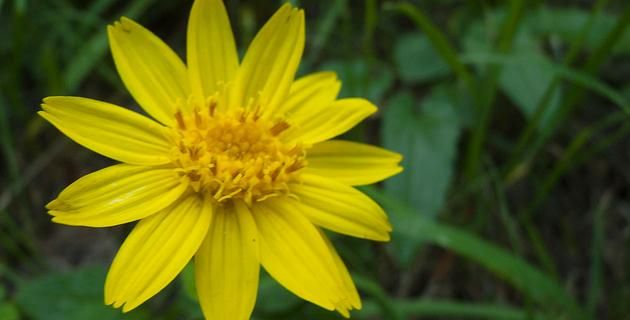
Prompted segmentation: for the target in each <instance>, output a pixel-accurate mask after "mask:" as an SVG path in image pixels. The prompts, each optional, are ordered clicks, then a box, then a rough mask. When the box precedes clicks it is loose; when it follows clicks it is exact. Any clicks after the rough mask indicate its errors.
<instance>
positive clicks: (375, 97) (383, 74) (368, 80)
mask: <svg viewBox="0 0 630 320" xmlns="http://www.w3.org/2000/svg"><path fill="white" fill-rule="evenodd" d="M320 70H330V71H335V72H337V76H338V77H339V79H341V83H342V86H341V93H340V97H362V98H366V99H368V100H370V101H372V102H374V103H377V104H378V103H379V102H380V101H382V99H383V96H384V95H385V92H386V91H387V90H388V89H389V88H390V87H391V86H392V84H393V82H394V76H393V74H392V72H391V70H389V68H388V67H387V66H386V65H384V64H381V63H378V62H374V63H368V62H367V61H366V60H365V59H355V60H334V61H328V62H326V63H324V65H323V66H322V67H321V68H320Z"/></svg>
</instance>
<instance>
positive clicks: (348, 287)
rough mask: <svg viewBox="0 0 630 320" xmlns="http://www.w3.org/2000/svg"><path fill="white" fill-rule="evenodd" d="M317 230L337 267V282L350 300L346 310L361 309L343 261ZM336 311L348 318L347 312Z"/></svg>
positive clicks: (357, 295) (324, 236)
mask: <svg viewBox="0 0 630 320" xmlns="http://www.w3.org/2000/svg"><path fill="white" fill-rule="evenodd" d="M317 230H318V231H319V234H320V235H321V236H322V239H324V241H325V242H326V246H327V247H328V250H330V252H331V254H332V257H333V260H334V263H335V267H337V276H338V281H340V282H341V283H342V284H343V289H344V290H345V291H346V296H347V297H349V298H350V299H349V300H348V302H349V303H350V305H349V306H347V309H348V310H350V309H353V308H354V309H361V307H362V305H361V298H360V297H359V292H358V291H357V288H356V287H355V285H354V281H352V277H350V272H348V268H346V265H345V264H344V263H343V260H341V257H340V256H339V253H337V250H336V249H335V247H334V246H333V244H332V242H330V239H328V236H326V234H324V232H323V231H322V230H320V229H319V228H318V229H317ZM337 310H338V311H339V312H340V313H341V314H342V315H344V316H345V317H346V318H347V317H349V316H350V315H349V314H348V312H347V310H343V309H337Z"/></svg>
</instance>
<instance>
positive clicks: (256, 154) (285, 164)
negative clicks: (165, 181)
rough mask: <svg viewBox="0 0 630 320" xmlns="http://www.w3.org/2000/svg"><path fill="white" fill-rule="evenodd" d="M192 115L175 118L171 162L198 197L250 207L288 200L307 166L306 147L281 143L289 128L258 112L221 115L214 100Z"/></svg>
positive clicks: (195, 109) (283, 123)
mask: <svg viewBox="0 0 630 320" xmlns="http://www.w3.org/2000/svg"><path fill="white" fill-rule="evenodd" d="M191 109H192V111H191V112H189V114H187V115H186V114H184V113H182V112H181V111H177V112H176V113H175V119H176V120H177V126H176V127H175V128H174V129H173V131H174V143H175V146H174V147H173V150H172V159H173V164H174V165H175V167H176V171H177V172H178V174H179V175H180V176H181V178H182V179H185V180H186V181H187V182H188V183H189V184H190V186H191V187H192V189H193V190H194V191H195V192H201V193H205V194H208V195H210V196H211V197H212V198H213V199H214V200H215V201H217V202H218V203H221V202H224V201H226V200H227V199H231V198H238V199H243V200H244V201H245V202H246V203H248V204H251V203H252V202H253V201H261V200H264V199H266V198H269V197H272V196H277V195H282V194H288V192H289V190H288V183H289V182H291V181H293V180H295V179H296V178H297V173H298V171H299V170H300V169H301V168H303V167H304V166H305V163H306V160H305V151H304V148H302V146H300V145H299V144H295V143H293V144H288V143H285V142H283V141H281V139H280V138H279V136H280V135H281V134H282V132H284V131H285V130H286V129H288V128H289V124H288V123H287V122H285V121H283V120H276V121H272V120H269V119H263V118H261V117H260V116H259V112H258V111H257V110H258V108H257V109H254V110H245V109H236V110H231V111H225V112H218V111H217V102H216V100H213V99H209V100H208V101H207V102H206V103H204V104H203V105H199V104H197V105H194V106H192V108H191Z"/></svg>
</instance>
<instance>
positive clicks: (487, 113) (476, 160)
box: [464, 0, 525, 180]
mask: <svg viewBox="0 0 630 320" xmlns="http://www.w3.org/2000/svg"><path fill="white" fill-rule="evenodd" d="M510 4H511V5H510V10H509V12H508V14H507V15H506V17H505V20H504V21H503V26H502V28H501V34H500V36H499V44H498V51H499V52H500V53H506V52H509V51H510V50H511V48H512V40H513V38H514V35H515V34H516V30H517V28H518V25H519V23H520V21H521V18H522V17H523V12H524V8H525V2H524V1H523V0H513V1H511V2H510ZM500 75H501V66H500V65H491V66H490V68H489V70H488V71H487V74H486V75H485V76H484V80H482V83H483V86H482V87H481V89H480V90H481V92H482V98H481V105H480V107H479V108H478V109H479V114H478V115H477V121H476V123H475V126H474V128H473V132H472V134H471V136H470V140H469V142H468V146H467V149H466V158H465V164H464V177H465V178H466V179H467V180H470V179H473V178H475V176H477V174H478V171H479V167H480V163H481V158H482V155H481V152H482V150H483V146H484V143H485V139H486V135H487V131H488V126H489V124H490V121H491V118H492V110H493V106H494V99H495V97H496V93H497V83H498V79H499V76H500Z"/></svg>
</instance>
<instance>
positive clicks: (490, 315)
mask: <svg viewBox="0 0 630 320" xmlns="http://www.w3.org/2000/svg"><path fill="white" fill-rule="evenodd" d="M393 306H394V307H395V308H396V309H397V310H400V312H401V313H402V314H403V315H405V316H407V319H411V318H414V317H441V318H449V319H450V318H456V319H495V320H531V319H541V317H539V316H538V315H532V314H530V313H529V312H527V311H525V310H521V309H517V308H514V307H510V306H505V305H500V304H487V303H466V302H457V301H448V300H431V299H419V300H394V301H393ZM357 316H358V317H360V318H369V319H371V318H373V317H378V316H382V314H381V310H380V306H379V304H378V303H377V302H374V301H372V300H366V301H364V303H363V308H362V309H361V311H359V312H358V313H357Z"/></svg>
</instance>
